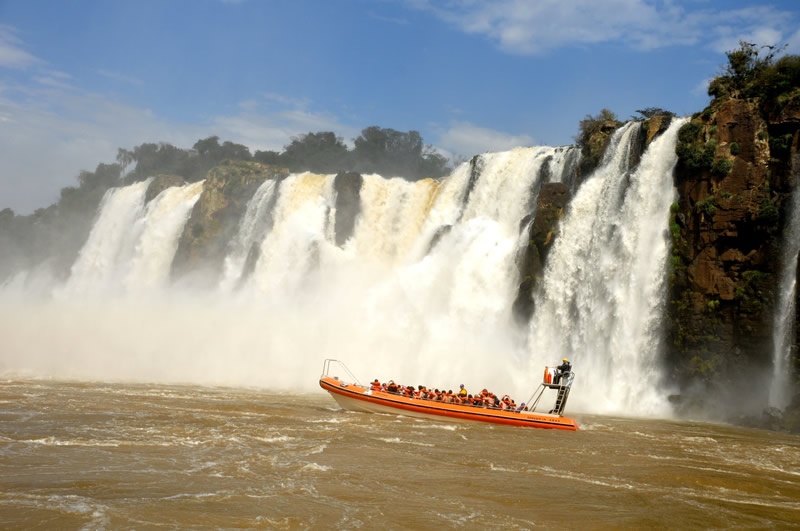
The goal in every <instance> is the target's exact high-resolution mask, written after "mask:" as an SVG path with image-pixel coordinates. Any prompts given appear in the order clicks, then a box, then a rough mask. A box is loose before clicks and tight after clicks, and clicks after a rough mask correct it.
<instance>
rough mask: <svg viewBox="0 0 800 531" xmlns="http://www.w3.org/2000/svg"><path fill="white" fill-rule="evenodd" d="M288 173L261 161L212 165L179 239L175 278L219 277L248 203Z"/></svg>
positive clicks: (174, 263)
mask: <svg viewBox="0 0 800 531" xmlns="http://www.w3.org/2000/svg"><path fill="white" fill-rule="evenodd" d="M288 174H289V172H288V170H286V169H283V168H276V167H273V166H269V165H266V164H261V163H258V162H244V161H224V162H223V163H222V164H220V165H218V166H215V167H214V168H212V169H211V170H210V171H209V172H208V174H207V176H206V180H205V183H204V185H203V192H202V194H201V195H200V198H199V199H198V201H197V203H195V206H194V208H193V209H192V213H191V216H190V217H189V220H188V221H187V223H186V225H185V226H184V229H183V233H182V234H181V238H180V241H179V242H178V249H177V251H176V252H175V258H174V259H173V262H172V275H173V277H174V278H180V277H182V276H184V275H186V274H187V273H189V272H192V273H193V274H194V273H197V272H200V276H202V277H203V280H207V281H212V280H216V279H217V278H218V276H219V274H220V272H221V269H222V261H223V260H224V258H225V253H226V250H227V247H228V244H229V242H230V240H231V239H232V238H233V237H234V236H235V234H236V229H237V227H238V224H239V220H240V219H241V217H242V215H243V214H244V212H245V210H246V207H247V202H248V201H249V200H250V198H252V196H253V194H254V193H255V191H256V189H258V187H259V186H261V184H262V183H263V182H264V181H265V180H267V179H282V178H284V177H286V176H287V175H288ZM151 186H152V185H151ZM148 191H149V190H148ZM204 274H205V275H204ZM195 276H197V275H195Z"/></svg>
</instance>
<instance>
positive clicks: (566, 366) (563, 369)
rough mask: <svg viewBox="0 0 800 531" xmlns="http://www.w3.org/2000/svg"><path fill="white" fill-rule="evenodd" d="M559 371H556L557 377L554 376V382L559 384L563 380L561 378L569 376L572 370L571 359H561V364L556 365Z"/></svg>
mask: <svg viewBox="0 0 800 531" xmlns="http://www.w3.org/2000/svg"><path fill="white" fill-rule="evenodd" d="M556 370H558V372H557V373H556V376H555V378H553V383H554V384H557V383H559V382H560V381H561V378H562V377H564V376H567V375H568V374H569V373H570V372H572V365H570V363H569V360H568V359H567V358H564V359H562V360H561V365H559V366H558V367H556Z"/></svg>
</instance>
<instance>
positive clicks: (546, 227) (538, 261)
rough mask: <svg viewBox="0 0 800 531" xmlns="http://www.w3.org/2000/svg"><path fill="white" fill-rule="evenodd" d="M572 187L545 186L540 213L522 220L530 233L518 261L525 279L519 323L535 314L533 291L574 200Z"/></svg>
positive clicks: (517, 311)
mask: <svg viewBox="0 0 800 531" xmlns="http://www.w3.org/2000/svg"><path fill="white" fill-rule="evenodd" d="M570 197H571V196H570V192H569V187H568V186H567V185H566V184H562V183H547V184H543V185H542V187H541V189H540V190H539V196H538V198H537V200H536V204H537V206H536V213H535V215H534V216H533V220H532V221H531V219H530V217H526V218H525V219H523V220H522V229H523V230H526V229H527V231H528V246H527V247H525V249H524V250H523V252H522V253H521V254H520V255H519V256H518V258H517V269H518V270H519V272H520V278H521V279H522V281H521V283H520V285H519V288H518V290H517V297H516V299H515V300H514V305H513V307H512V310H513V314H514V317H515V319H516V320H517V322H519V323H526V322H528V321H529V320H530V318H531V315H533V311H534V304H533V292H534V290H535V289H536V287H537V286H538V285H539V283H540V282H541V280H542V276H543V274H544V264H545V259H546V258H547V253H548V252H549V251H550V248H551V247H552V245H553V241H554V237H555V234H556V231H557V230H558V221H559V220H560V219H561V216H562V215H563V213H564V208H565V207H566V206H567V203H568V202H569V200H570Z"/></svg>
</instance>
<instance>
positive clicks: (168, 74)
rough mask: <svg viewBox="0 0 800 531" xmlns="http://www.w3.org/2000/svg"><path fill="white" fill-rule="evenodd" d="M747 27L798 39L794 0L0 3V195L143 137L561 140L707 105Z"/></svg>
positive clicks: (451, 149) (493, 145) (447, 145)
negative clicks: (613, 117)
mask: <svg viewBox="0 0 800 531" xmlns="http://www.w3.org/2000/svg"><path fill="white" fill-rule="evenodd" d="M742 40H743V41H747V42H752V43H755V44H758V45H776V44H777V45H784V44H785V45H787V48H786V51H785V53H794V54H800V2H797V1H796V0H775V1H769V0H767V1H757V0H724V1H718V0H684V1H678V0H75V1H71V2H65V1H57V0H0V209H3V208H7V207H8V208H11V209H13V210H14V211H15V212H16V213H17V214H29V213H31V212H33V211H34V210H35V209H37V208H43V207H47V206H49V205H51V204H53V203H54V202H56V201H57V200H58V197H59V192H60V190H61V188H64V187H66V186H75V185H77V176H78V175H79V173H80V171H81V170H88V171H94V169H95V168H96V167H97V165H98V164H99V163H112V162H114V161H115V158H116V155H117V150H118V149H119V148H125V149H133V148H134V147H135V146H137V145H139V144H142V143H145V142H168V143H170V144H173V145H175V146H177V147H180V148H186V149H188V148H191V146H192V145H193V144H194V143H195V142H196V141H197V140H199V139H203V138H207V137H209V136H213V135H216V136H219V137H220V140H221V141H226V140H229V141H232V142H236V143H241V144H244V145H246V146H248V147H249V148H250V149H251V151H252V152H255V151H256V150H275V151H281V150H282V149H283V147H284V146H286V145H287V144H289V143H290V142H291V139H292V137H297V136H298V135H302V134H305V133H310V132H321V131H333V132H334V133H336V134H337V135H338V136H340V137H342V139H343V140H344V141H345V143H347V144H349V145H352V140H353V139H354V138H356V137H357V136H358V135H359V134H360V132H361V131H362V130H363V129H365V128H366V127H370V126H379V127H384V128H392V129H396V130H399V131H411V130H414V131H419V133H420V134H421V135H422V138H423V140H424V141H425V143H426V144H430V145H431V146H433V147H435V148H436V149H437V150H439V151H440V152H441V153H442V154H444V155H446V156H448V157H450V158H451V159H453V160H463V159H465V158H469V157H471V156H473V155H476V154H479V153H483V152H487V151H503V150H507V149H511V148H513V147H517V146H531V145H551V146H556V145H565V144H572V143H573V142H574V137H575V136H576V134H577V132H578V124H579V122H580V120H582V119H583V118H585V117H586V116H588V115H596V114H598V113H599V112H600V110H601V109H604V108H607V109H610V110H612V111H613V112H615V113H616V114H617V116H618V117H619V118H620V119H627V118H630V117H634V116H638V115H637V113H636V111H637V110H639V109H644V108H647V107H660V108H663V109H666V110H668V111H672V112H674V113H676V114H678V115H689V114H692V113H694V112H697V111H700V110H702V109H703V108H704V107H705V106H706V105H707V103H708V102H709V97H708V95H707V92H706V87H707V84H708V81H709V80H710V79H711V78H713V77H714V76H715V75H718V74H719V73H721V72H722V69H723V67H724V65H725V64H727V59H726V56H725V52H726V51H730V50H733V49H735V48H737V46H738V43H739V41H742Z"/></svg>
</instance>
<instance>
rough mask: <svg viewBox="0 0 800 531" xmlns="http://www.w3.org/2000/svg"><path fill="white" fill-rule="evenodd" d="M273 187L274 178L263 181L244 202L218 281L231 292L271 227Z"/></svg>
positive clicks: (274, 186)
mask: <svg viewBox="0 0 800 531" xmlns="http://www.w3.org/2000/svg"><path fill="white" fill-rule="evenodd" d="M276 189H277V186H276V183H275V181H272V180H269V181H264V182H263V184H262V185H261V186H259V187H258V189H257V190H256V193H255V194H253V197H252V198H251V199H250V201H248V202H247V207H246V208H245V213H244V216H242V221H241V223H240V224H239V230H238V232H237V235H236V238H235V239H234V241H233V242H232V244H231V245H230V252H229V253H228V255H227V256H226V257H225V263H224V265H223V273H222V280H221V281H220V287H221V288H222V289H223V291H230V290H231V289H232V288H233V287H234V286H235V285H236V283H237V282H238V281H239V279H240V278H241V277H242V274H243V273H244V266H245V262H246V261H247V257H248V255H249V254H250V252H251V250H252V248H253V246H254V245H256V244H258V243H260V242H261V241H262V240H263V239H264V236H265V235H266V234H267V232H268V231H269V229H270V228H271V227H272V216H271V213H270V209H271V207H272V206H273V202H274V198H275V193H276Z"/></svg>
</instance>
